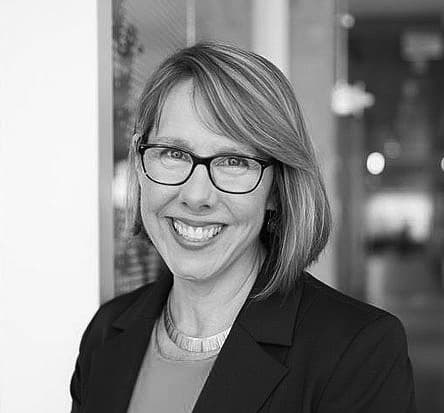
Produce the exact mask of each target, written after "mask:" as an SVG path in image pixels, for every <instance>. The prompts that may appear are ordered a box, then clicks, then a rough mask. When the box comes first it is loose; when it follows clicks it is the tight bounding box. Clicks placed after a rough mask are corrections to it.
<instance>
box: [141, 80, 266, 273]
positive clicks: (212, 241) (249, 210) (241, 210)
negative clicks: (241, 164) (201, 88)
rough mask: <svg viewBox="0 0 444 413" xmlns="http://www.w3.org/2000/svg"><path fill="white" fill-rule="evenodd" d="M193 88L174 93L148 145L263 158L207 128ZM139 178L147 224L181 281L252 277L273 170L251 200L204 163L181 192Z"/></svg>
mask: <svg viewBox="0 0 444 413" xmlns="http://www.w3.org/2000/svg"><path fill="white" fill-rule="evenodd" d="M192 89H193V86H192V83H191V81H186V82H182V83H179V84H178V85H177V86H175V87H174V88H173V89H172V91H171V92H170V94H169V95H168V98H167V99H166V102H165V105H164V107H163V110H162V114H161V119H160V123H159V128H158V130H153V131H152V132H151V133H150V135H149V143H150V144H152V143H156V144H165V145H174V146H175V147H179V148H183V149H184V150H186V151H189V152H192V153H194V154H196V155H199V156H202V157H206V156H214V155H216V154H220V153H224V154H226V153H235V154H239V153H241V154H244V155H246V156H256V157H257V156H258V155H257V153H256V151H255V150H254V149H253V148H251V147H246V146H245V145H242V144H240V143H237V142H235V141H233V140H232V139H230V138H227V137H224V136H221V135H218V134H215V133H214V132H211V131H210V130H209V129H208V128H207V127H205V126H204V125H203V123H202V122H201V120H200V118H199V116H198V115H197V113H196V111H195V109H194V104H193V100H192V99H193V98H192ZM197 105H199V102H197ZM202 109H203V108H202ZM199 112H200V109H199ZM138 178H139V184H140V188H141V202H140V205H141V216H142V220H143V224H144V226H145V229H146V231H147V233H148V235H149V236H150V238H151V240H152V242H153V243H154V245H155V247H156V248H157V250H158V251H159V253H160V255H161V256H162V258H163V259H164V260H165V262H166V264H167V265H168V267H169V268H170V270H171V271H172V273H173V274H174V275H175V276H176V277H180V278H183V279H187V280H194V281H205V280H211V279H215V278H216V277H217V278H218V279H222V278H224V277H242V276H246V275H247V274H248V273H249V272H250V271H251V269H252V267H253V265H254V263H255V261H256V260H257V259H258V257H259V255H258V254H260V253H261V252H262V249H263V248H262V246H261V244H260V241H259V233H260V230H261V227H262V223H263V217H264V213H265V210H266V209H271V208H272V201H271V197H270V192H271V191H270V190H271V185H272V181H273V168H272V167H269V168H266V169H265V170H264V174H263V177H262V180H261V182H260V184H259V185H258V187H257V188H256V189H255V190H254V191H252V192H250V193H247V194H229V193H224V192H221V191H220V190H218V189H217V188H215V187H214V186H213V184H212V183H211V181H210V178H209V176H208V172H207V169H206V167H205V166H204V165H198V166H197V167H196V168H195V170H194V172H193V174H192V175H191V177H190V178H189V179H188V181H186V182H185V183H184V184H182V185H179V186H168V185H162V184H158V183H155V182H153V181H151V180H150V179H148V178H147V177H146V176H145V175H144V173H143V172H142V168H141V166H140V165H139V167H138Z"/></svg>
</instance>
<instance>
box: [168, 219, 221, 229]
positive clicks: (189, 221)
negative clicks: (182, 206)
mask: <svg viewBox="0 0 444 413" xmlns="http://www.w3.org/2000/svg"><path fill="white" fill-rule="evenodd" d="M167 218H169V220H170V221H173V219H175V220H177V221H181V222H183V223H184V224H186V225H190V226H192V227H205V226H208V225H222V226H226V224H224V223H223V222H220V221H196V220H194V219H189V218H183V217H167Z"/></svg>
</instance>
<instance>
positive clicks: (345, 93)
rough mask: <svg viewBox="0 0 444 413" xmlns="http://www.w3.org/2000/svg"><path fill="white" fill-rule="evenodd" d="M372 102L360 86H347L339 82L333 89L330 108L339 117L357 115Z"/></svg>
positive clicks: (372, 98) (373, 99)
mask: <svg viewBox="0 0 444 413" xmlns="http://www.w3.org/2000/svg"><path fill="white" fill-rule="evenodd" d="M374 102H375V98H374V97H373V95H372V94H371V93H367V92H365V91H364V89H363V87H362V86H361V85H349V84H348V83H346V82H344V81H340V82H338V83H337V84H336V85H335V86H334V88H333V92H332V97H331V108H332V110H333V112H334V113H335V114H336V115H339V116H349V115H357V114H360V113H361V112H362V111H363V110H364V109H365V108H368V107H370V106H372V105H373V104H374Z"/></svg>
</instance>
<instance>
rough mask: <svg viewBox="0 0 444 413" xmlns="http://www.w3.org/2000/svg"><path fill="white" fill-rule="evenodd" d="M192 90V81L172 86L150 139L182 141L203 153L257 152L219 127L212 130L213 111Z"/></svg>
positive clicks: (151, 140)
mask: <svg viewBox="0 0 444 413" xmlns="http://www.w3.org/2000/svg"><path fill="white" fill-rule="evenodd" d="M193 89H194V88H193V83H192V81H191V80H187V81H183V82H181V83H179V84H178V85H176V86H174V87H173V89H172V90H171V91H170V93H169V94H168V96H167V98H166V100H165V103H164V106H163V109H162V112H161V114H160V119H159V126H158V128H157V129H156V130H153V131H152V132H151V133H150V136H149V141H150V142H151V143H165V144H174V145H177V144H179V145H180V146H186V147H187V148H188V149H191V150H193V151H195V152H196V153H198V154H200V155H203V156H205V155H211V154H213V153H214V152H216V151H221V150H224V151H227V150H232V151H235V152H242V153H246V154H253V155H257V151H256V150H255V149H254V148H253V147H251V146H249V145H246V144H244V143H241V142H237V141H235V140H234V139H231V138H230V137H227V136H226V135H224V134H222V133H219V132H218V131H217V130H216V128H211V129H210V127H209V125H208V122H207V120H208V119H210V120H211V115H210V112H209V110H208V109H207V107H206V106H205V103H204V102H203V99H201V98H200V97H199V96H195V97H193ZM211 123H213V122H211Z"/></svg>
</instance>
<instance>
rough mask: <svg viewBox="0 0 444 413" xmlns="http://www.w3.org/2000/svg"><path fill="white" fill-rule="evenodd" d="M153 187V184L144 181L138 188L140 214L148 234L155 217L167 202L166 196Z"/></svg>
mask: <svg viewBox="0 0 444 413" xmlns="http://www.w3.org/2000/svg"><path fill="white" fill-rule="evenodd" d="M154 185H155V184H154V183H151V182H146V181H145V182H143V183H142V184H141V186H140V214H141V216H142V221H143V223H144V225H145V229H146V230H147V232H148V233H149V232H150V229H152V226H153V225H155V222H156V215H157V214H158V213H159V212H160V211H161V210H162V208H163V206H164V205H165V204H166V203H167V202H168V200H167V199H168V197H167V196H166V194H164V193H163V192H162V191H159V190H157V188H154V187H153V186H154Z"/></svg>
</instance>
